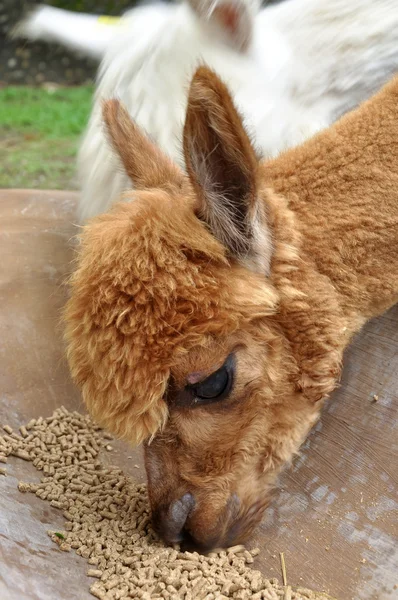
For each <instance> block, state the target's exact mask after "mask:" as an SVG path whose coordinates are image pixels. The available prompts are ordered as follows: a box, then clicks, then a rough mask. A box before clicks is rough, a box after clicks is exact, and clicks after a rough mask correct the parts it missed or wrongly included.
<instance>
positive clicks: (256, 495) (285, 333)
mask: <svg viewBox="0 0 398 600" xmlns="http://www.w3.org/2000/svg"><path fill="white" fill-rule="evenodd" d="M103 113H104V119H105V122H106V125H107V130H108V133H109V137H110V140H111V143H112V144H113V147H114V148H115V150H116V151H117V153H118V154H119V156H120V159H121V161H122V163H123V166H124V169H125V170H126V173H128V175H129V176H130V178H131V180H132V181H134V186H135V189H134V190H130V191H129V192H125V193H124V195H123V198H122V201H121V202H120V203H117V204H115V205H114V206H113V207H112V209H111V210H110V211H109V212H108V213H106V214H102V215H99V216H97V217H95V218H94V219H92V221H91V222H90V223H89V224H87V225H86V226H85V227H84V228H83V232H82V235H81V243H80V246H79V250H78V255H77V262H76V270H75V272H74V274H73V276H72V278H71V296H70V299H69V301H68V303H67V306H66V309H65V313H64V319H65V327H66V333H65V335H66V340H67V345H68V360H69V364H70V368H71V373H72V376H73V378H74V380H75V382H76V383H77V384H78V386H80V388H81V390H82V394H83V398H84V401H85V403H86V405H87V407H88V409H89V411H90V413H91V414H92V416H93V418H94V419H96V420H97V421H98V422H99V423H100V424H102V425H103V426H104V427H106V428H108V429H109V430H111V431H112V432H113V433H114V434H115V435H116V436H118V437H120V438H124V439H125V440H128V441H129V442H130V443H133V444H137V443H141V442H143V443H144V453H145V463H146V470H147V476H148V489H149V498H150V502H151V508H152V514H153V522H154V526H155V528H156V530H157V531H158V532H159V534H160V535H161V536H162V538H163V539H164V540H165V541H166V542H167V543H169V544H173V543H181V544H182V546H183V547H185V548H188V549H192V548H196V549H199V550H201V551H207V550H209V549H210V548H214V547H220V546H229V545H232V544H235V543H240V542H241V541H244V540H245V539H247V537H248V536H249V535H250V533H251V532H252V530H253V528H254V527H255V525H256V524H257V523H258V522H259V521H260V519H261V516H262V514H263V510H264V508H265V507H266V506H267V505H268V504H269V502H270V491H271V490H272V488H273V486H274V485H275V483H276V479H277V476H278V474H279V473H280V471H281V469H282V468H283V467H284V466H285V465H288V464H289V462H290V461H291V459H292V458H293V456H294V455H295V454H296V453H297V452H298V451H299V448H300V445H301V444H302V442H303V441H304V439H305V438H306V436H307V435H308V433H309V431H310V429H311V428H312V426H313V425H314V423H315V422H316V421H317V419H318V418H319V415H320V411H321V408H322V404H323V402H324V400H325V399H326V398H327V397H328V395H329V394H330V393H331V392H332V390H333V389H334V388H335V386H336V385H337V383H338V381H339V377H340V372H341V363H342V358H343V352H344V350H345V348H346V347H347V345H348V344H349V342H350V340H351V339H352V336H353V335H354V334H355V333H356V332H357V331H358V330H359V329H360V328H361V327H362V326H363V324H364V323H365V322H366V321H367V320H368V319H370V318H371V317H373V316H375V315H378V314H380V313H382V312H383V311H385V310H386V309H388V308H389V307H391V306H392V305H394V303H396V302H397V300H398V191H397V190H398V79H395V80H394V81H392V82H391V83H389V84H388V85H386V86H385V88H384V89H383V90H382V91H381V92H379V93H378V95H376V96H375V97H373V98H372V99H371V100H369V101H367V102H365V103H364V104H363V105H361V106H360V107H359V108H358V109H356V110H355V111H353V112H351V113H349V114H347V115H346V116H344V117H343V118H342V119H341V120H340V121H338V122H337V123H336V124H335V125H333V126H332V127H331V128H330V129H327V130H325V131H323V132H321V133H319V134H317V135H316V136H315V137H313V138H312V139H311V140H308V141H307V142H306V143H304V144H303V145H302V146H299V147H297V148H294V149H291V150H289V151H287V152H285V153H282V154H281V155H280V156H279V157H278V158H276V159H272V160H262V159H259V157H258V155H257V154H256V151H255V149H254V147H253V145H252V143H251V141H250V138H249V136H248V135H247V133H246V130H245V129H244V126H243V124H242V120H241V117H240V116H239V113H238V111H237V110H236V108H235V106H234V104H233V101H232V98H231V95H230V93H229V91H228V89H227V87H226V86H225V84H224V83H222V82H221V80H220V79H219V78H218V76H217V75H216V74H215V73H214V72H212V71H211V70H209V69H208V68H206V67H200V68H199V69H198V70H197V71H196V74H195V75H194V78H193V80H192V83H191V86H190V90H189V96H188V104H187V112H186V118H185V125H184V133H183V148H184V161H185V171H184V170H183V169H181V167H180V166H179V165H178V164H177V163H176V162H174V161H172V160H171V159H170V158H169V157H168V156H167V155H165V154H164V153H163V151H162V150H161V149H160V148H159V147H157V146H156V145H155V144H154V143H153V142H152V141H150V140H149V138H148V137H146V135H145V134H144V133H143V132H142V130H141V129H140V128H139V127H138V125H136V124H134V123H133V122H132V121H131V119H130V116H129V114H128V111H127V110H126V109H125V108H123V107H122V105H121V104H120V103H119V101H118V100H110V101H108V102H107V103H105V104H104V109H103ZM386 266H388V268H386Z"/></svg>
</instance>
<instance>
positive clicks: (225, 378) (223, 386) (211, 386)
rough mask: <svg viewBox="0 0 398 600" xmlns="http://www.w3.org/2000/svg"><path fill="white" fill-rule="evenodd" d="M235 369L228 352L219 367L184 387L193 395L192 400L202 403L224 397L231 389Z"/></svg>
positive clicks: (233, 360) (232, 358)
mask: <svg viewBox="0 0 398 600" xmlns="http://www.w3.org/2000/svg"><path fill="white" fill-rule="evenodd" d="M234 371H235V358H234V356H233V355H232V354H230V355H229V356H228V358H227V360H226V361H225V363H224V364H223V366H222V367H220V369H218V370H217V371H215V372H214V373H212V374H211V375H209V377H207V378H206V379H204V380H203V381H201V382H199V383H195V384H194V385H190V386H187V387H186V389H187V390H189V391H190V392H191V394H192V395H193V396H194V402H195V403H197V404H204V403H207V402H214V401H218V400H222V399H223V398H225V397H226V396H227V395H228V394H229V393H230V391H231V389H232V384H233V380H234Z"/></svg>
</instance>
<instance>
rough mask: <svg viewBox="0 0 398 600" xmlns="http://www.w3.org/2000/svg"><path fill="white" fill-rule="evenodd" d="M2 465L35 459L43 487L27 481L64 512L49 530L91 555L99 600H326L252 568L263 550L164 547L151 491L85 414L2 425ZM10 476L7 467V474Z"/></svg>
mask: <svg viewBox="0 0 398 600" xmlns="http://www.w3.org/2000/svg"><path fill="white" fill-rule="evenodd" d="M3 429H4V431H5V432H6V433H5V435H3V436H0V463H3V464H4V463H7V457H8V456H9V455H13V456H16V457H18V458H21V459H23V460H27V461H31V462H33V465H34V466H35V467H36V468H37V469H38V470H40V471H42V472H43V477H42V478H41V481H40V483H23V482H20V483H19V485H18V488H19V490H20V491H21V492H30V493H35V494H36V496H38V497H39V498H41V499H42V500H47V501H48V502H50V504H51V506H54V507H56V508H58V509H60V510H62V511H63V515H64V517H65V519H66V522H65V529H64V531H49V532H48V533H49V535H50V537H51V538H52V540H53V541H54V542H55V543H56V544H58V546H59V548H60V549H61V550H64V551H66V552H68V551H70V550H71V549H73V550H75V552H76V553H77V554H79V555H80V556H82V557H84V558H85V559H86V560H87V561H88V563H89V568H88V571H87V575H88V576H89V577H91V578H94V579H95V581H94V583H92V584H91V586H90V592H91V594H92V595H93V596H95V597H96V598H99V599H100V600H119V599H120V600H121V599H124V598H138V599H142V600H155V599H158V598H161V599H165V600H168V599H169V600H177V599H180V598H181V599H184V600H216V599H217V600H224V599H226V598H235V599H237V600H245V599H249V598H252V599H253V600H256V599H265V600H280V599H282V600H308V599H311V600H326V599H327V598H329V597H328V596H327V595H325V594H317V593H315V592H311V591H309V590H305V589H301V588H297V589H293V588H291V587H290V586H288V585H287V586H281V585H279V584H278V581H277V580H275V579H270V580H268V579H265V578H264V577H263V575H262V574H261V573H260V572H259V571H256V570H253V569H252V568H250V566H249V565H250V564H251V563H253V562H254V557H255V556H256V555H257V554H258V552H259V551H258V550H252V551H248V550H246V549H245V548H244V547H243V546H235V547H233V548H229V549H228V550H226V551H217V552H213V553H211V554H209V555H208V556H202V555H200V554H198V553H196V552H180V551H179V549H178V548H167V547H165V546H164V545H163V544H162V543H161V542H160V541H159V540H158V539H157V537H156V535H155V533H154V532H153V530H152V528H151V523H150V514H149V503H148V498H147V494H146V486H145V485H141V484H136V483H135V482H134V481H133V479H131V478H130V477H126V476H125V475H124V473H123V472H122V470H121V469H118V468H117V467H109V468H108V467H104V465H103V464H102V463H101V460H100V451H101V449H102V448H105V447H106V446H109V440H110V436H109V435H108V434H106V433H104V432H103V431H102V430H101V429H100V428H99V427H98V426H97V425H95V424H94V423H93V422H92V421H91V419H90V418H89V417H88V416H86V415H81V414H79V413H77V412H73V413H71V412H68V411H67V410H66V409H65V408H64V407H61V408H59V409H57V410H56V411H55V412H54V414H53V415H52V416H51V417H49V418H47V419H44V418H43V417H39V418H38V419H33V420H31V421H30V422H29V423H28V424H27V425H26V426H22V427H20V429H19V433H18V434H17V433H16V432H14V431H13V430H12V429H11V427H9V426H7V425H5V426H3ZM2 471H4V472H5V469H2Z"/></svg>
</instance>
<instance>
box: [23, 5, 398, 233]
mask: <svg viewBox="0 0 398 600" xmlns="http://www.w3.org/2000/svg"><path fill="white" fill-rule="evenodd" d="M117 23H118V24H116V25H114V26H107V27H104V25H103V24H102V21H98V18H97V17H94V16H92V15H78V14H74V13H71V12H69V11H60V10H59V9H54V8H51V7H41V8H39V9H38V10H37V11H36V12H34V13H33V15H32V16H31V17H30V18H28V19H27V20H25V21H24V22H23V23H22V24H21V25H20V26H19V27H18V28H17V32H18V35H20V36H23V37H27V38H29V39H37V38H40V39H47V40H50V39H52V40H58V41H60V42H61V43H64V44H66V45H68V46H69V47H74V48H76V49H79V50H82V49H84V47H85V46H86V47H87V49H89V48H91V50H92V52H93V53H94V54H95V55H96V56H97V57H98V58H99V57H101V56H103V57H104V58H103V61H102V64H101V67H100V71H99V81H98V86H97V91H96V96H95V101H94V106H93V110H92V114H91V117H90V122H89V125H88V128H87V131H86V134H85V136H84V139H83V142H82V146H81V149H80V152H79V158H78V165H79V179H80V187H81V190H82V194H81V200H80V203H79V208H78V218H79V221H80V222H84V221H86V220H87V219H88V218H90V217H92V216H94V215H96V214H98V213H100V212H102V211H105V210H107V209H108V208H109V206H110V205H111V203H112V201H113V200H114V199H115V198H117V197H118V196H119V194H120V193H121V192H122V191H124V190H127V189H129V188H130V187H131V183H132V182H131V181H130V180H129V178H128V176H127V174H126V173H125V172H124V170H123V168H122V165H121V163H120V160H119V159H118V157H117V156H114V155H113V153H112V151H111V148H110V147H109V145H108V144H107V140H106V137H105V135H104V132H103V128H102V116H101V102H102V99H103V98H109V97H114V96H118V97H119V98H120V99H121V100H122V101H123V103H124V104H125V105H126V106H127V109H128V110H129V112H130V114H131V116H132V117H133V118H134V119H135V120H136V122H137V123H138V124H139V125H140V126H141V127H142V128H144V129H145V131H146V132H147V133H148V134H149V135H150V136H151V137H152V138H153V139H154V140H155V141H156V142H157V143H158V144H159V145H160V147H161V148H162V149H163V150H164V151H165V152H166V153H168V154H169V155H170V157H171V158H173V160H175V161H177V162H179V164H180V165H181V166H183V162H182V161H181V158H182V152H181V137H182V123H183V121H184V114H185V109H186V102H187V88H188V83H189V80H190V79H191V76H192V74H193V72H194V70H195V68H196V66H197V64H198V63H199V62H201V63H203V62H205V63H207V64H208V66H210V67H212V68H213V69H214V70H216V71H217V72H218V73H219V75H220V76H221V77H222V78H223V80H225V81H226V82H227V84H228V85H229V88H230V89H231V91H232V92H233V96H234V100H235V103H236V105H237V106H238V108H239V109H240V111H241V112H242V113H243V115H244V118H245V126H246V128H247V129H248V130H249V131H250V132H251V134H252V135H253V134H255V137H256V143H257V145H258V147H259V148H260V149H261V151H262V152H263V153H264V155H267V156H275V155H277V154H278V153H279V152H280V151H281V150H283V149H286V148H288V147H290V146H294V145H296V144H298V143H299V142H301V141H303V140H304V139H306V138H308V137H310V136H311V135H313V134H314V133H316V132H317V131H318V130H321V129H322V128H324V127H326V126H328V125H330V124H331V123H332V122H333V121H335V120H336V119H337V118H338V117H340V116H341V115H342V114H343V113H345V112H347V111H348V110H350V109H352V108H353V107H355V106H356V105H358V104H359V103H360V102H361V101H363V100H364V99H366V98H367V97H369V96H370V95H371V94H372V93H374V92H375V91H376V90H377V89H379V88H380V87H381V86H382V85H383V84H384V83H385V82H386V81H387V80H388V79H389V78H390V76H391V75H392V74H393V73H394V72H395V71H396V70H397V67H398V11H397V10H396V2H395V0H379V1H378V2H374V0H352V1H351V2H347V1H346V0H286V1H285V2H282V3H281V4H277V5H275V6H271V7H266V8H263V9H260V2H259V0H185V2H183V3H182V4H171V5H167V4H155V5H147V6H141V7H138V8H135V9H133V10H132V11H130V12H129V13H128V14H127V15H126V16H125V17H124V18H123V19H122V20H121V21H120V22H117ZM82 46H83V47H82Z"/></svg>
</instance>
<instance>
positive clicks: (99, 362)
mask: <svg viewBox="0 0 398 600" xmlns="http://www.w3.org/2000/svg"><path fill="white" fill-rule="evenodd" d="M125 200H131V202H128V203H127V202H126V203H122V204H119V205H118V206H116V207H115V208H114V209H113V211H112V212H111V213H110V214H107V215H103V216H101V217H99V218H97V219H96V220H95V221H94V222H93V223H92V224H90V225H88V226H87V227H86V228H85V230H84V233H83V236H82V239H81V246H80V252H79V262H78V268H77V270H76V272H75V273H74V275H73V278H72V280H71V285H72V298H71V300H70V301H69V304H68V307H67V311H66V319H67V323H68V326H67V338H68V341H69V359H70V363H71V368H72V372H73V374H74V377H75V379H76V381H77V383H78V384H80V385H81V386H82V390H83V396H84V399H85V401H86V403H87V405H88V407H89V408H90V409H91V410H92V412H93V413H94V416H95V417H96V418H97V419H98V420H99V421H100V422H102V423H104V425H108V426H111V429H112V430H114V431H115V432H116V433H117V434H118V435H120V436H127V437H128V438H129V440H130V441H133V442H136V443H139V442H141V441H142V440H144V439H145V438H148V437H149V436H151V435H153V434H154V433H155V432H156V431H157V430H158V428H159V427H161V426H162V425H163V424H164V423H165V421H166V419H167V414H168V410H167V405H166V403H165V401H164V399H163V398H164V394H165V391H166V386H167V383H168V379H169V374H170V368H171V367H172V366H173V365H175V364H176V363H178V361H179V360H180V359H181V358H182V356H183V355H184V354H186V353H187V352H188V351H189V350H190V349H191V348H193V347H195V346H206V344H208V342H209V340H210V339H211V338H212V336H217V338H223V337H225V336H227V335H230V334H231V333H233V332H235V331H237V330H240V329H244V328H245V327H247V326H248V324H249V323H251V322H253V321H256V319H259V318H262V317H264V316H266V315H269V314H271V313H272V311H273V309H274V307H275V302H276V294H275V292H274V290H273V288H272V287H271V285H265V286H264V280H263V278H262V277H260V276H258V275H256V274H254V273H247V272H245V275H244V277H242V270H243V269H242V268H241V267H239V266H238V265H236V264H235V265H232V264H231V263H230V261H228V259H227V257H226V252H225V249H224V248H223V247H222V245H221V244H220V243H219V242H218V241H217V240H215V238H214V237H213V236H212V235H210V233H209V232H208V231H207V229H206V227H205V225H204V224H203V223H202V222H201V221H200V220H199V219H198V218H197V217H196V216H195V214H194V212H193V210H192V206H193V202H194V195H193V193H192V190H191V189H190V188H189V185H188V184H187V183H186V184H185V185H184V187H183V189H178V188H175V189H172V188H170V189H169V191H163V190H156V191H137V192H134V193H133V192H132V193H131V195H130V196H128V197H126V198H125Z"/></svg>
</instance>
